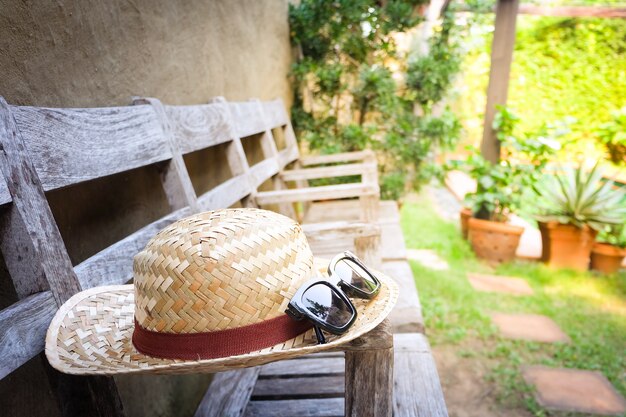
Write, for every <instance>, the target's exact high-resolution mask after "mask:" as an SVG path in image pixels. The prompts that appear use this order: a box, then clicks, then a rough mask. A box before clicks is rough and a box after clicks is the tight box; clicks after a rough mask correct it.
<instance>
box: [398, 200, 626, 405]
mask: <svg viewBox="0 0 626 417" xmlns="http://www.w3.org/2000/svg"><path fill="white" fill-rule="evenodd" d="M402 229H403V232H404V236H405V240H406V244H407V247H409V248H427V249H432V250H434V251H436V252H437V253H438V254H439V256H441V257H442V258H443V259H445V260H446V261H447V262H448V264H449V265H450V270H449V271H434V270H431V269H429V268H427V267H424V266H422V265H421V264H419V263H417V262H411V267H412V269H413V274H414V276H415V281H416V284H417V288H418V290H419V293H420V301H421V303H422V310H423V314H424V319H425V325H426V328H427V332H428V336H429V340H430V341H431V343H432V344H433V345H437V344H455V345H458V350H457V353H458V354H459V355H460V356H471V357H474V358H476V357H478V358H485V360H487V359H488V360H495V363H496V364H497V365H495V367H493V369H492V371H491V373H490V374H489V375H488V378H489V379H490V380H492V381H494V382H495V383H496V385H497V386H498V391H499V392H498V394H499V399H500V401H501V403H502V406H503V407H508V406H525V407H527V408H528V409H529V410H530V411H531V412H533V413H534V414H535V415H538V416H544V415H554V413H552V412H547V411H546V410H542V409H541V407H539V406H538V405H537V404H536V403H535V401H534V400H533V398H532V395H531V390H530V388H529V387H528V386H526V385H525V384H524V383H523V380H522V378H521V375H520V367H521V366H522V365H524V364H542V365H548V366H554V367H567V368H579V369H588V370H597V371H600V372H602V373H603V374H604V375H605V376H606V377H607V378H608V379H609V380H610V381H611V383H612V384H613V385H614V386H615V387H616V389H617V390H618V391H620V392H621V393H622V395H624V396H626V274H618V275H617V276H612V277H606V276H600V275H594V274H592V273H581V272H574V271H566V270H551V269H548V268H546V267H545V266H543V265H541V264H539V263H532V262H515V263H510V264H504V265H500V266H498V267H497V268H495V270H494V269H492V268H490V267H489V266H487V265H485V264H483V263H481V262H480V261H478V260H477V259H476V257H475V256H474V254H473V252H472V251H471V249H470V247H469V245H468V244H467V242H466V241H464V240H463V239H462V238H461V236H460V233H459V229H458V226H457V225H456V224H453V223H449V222H447V221H444V220H443V219H441V217H439V216H438V215H437V214H436V212H435V210H434V209H433V208H432V206H431V204H430V202H429V201H428V200H427V198H425V197H424V198H420V199H419V201H418V202H413V203H406V204H405V205H404V206H403V208H402ZM467 272H490V273H495V274H498V275H511V276H516V277H521V278H524V279H525V280H526V281H527V282H528V283H529V284H530V286H531V287H532V288H533V290H534V295H532V296H526V297H514V296H508V295H503V294H494V293H484V292H477V291H475V290H474V289H473V288H472V287H471V286H470V284H469V282H468V281H467V278H466V273H467ZM496 311H497V312H511V313H513V312H515V313H522V312H523V313H533V314H543V315H546V316H549V317H551V318H552V319H553V320H554V321H555V322H556V323H557V324H558V325H559V326H560V327H561V329H562V330H563V331H564V332H565V333H566V334H568V335H569V337H570V338H571V343H569V344H563V343H556V344H544V343H535V342H522V341H511V340H507V339H503V338H501V337H499V336H498V333H497V330H496V328H495V327H494V326H493V325H492V324H491V322H490V319H489V314H490V313H491V312H496ZM557 415H563V413H561V414H557Z"/></svg>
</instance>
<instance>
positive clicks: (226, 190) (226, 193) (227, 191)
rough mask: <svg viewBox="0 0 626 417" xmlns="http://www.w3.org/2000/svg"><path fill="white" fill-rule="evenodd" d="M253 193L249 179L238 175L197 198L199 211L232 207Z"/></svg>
mask: <svg viewBox="0 0 626 417" xmlns="http://www.w3.org/2000/svg"><path fill="white" fill-rule="evenodd" d="M252 191H253V188H252V186H251V185H250V179H249V178H248V176H246V175H239V176H237V177H234V178H231V179H229V180H227V181H224V182H223V183H222V184H220V185H218V186H217V187H215V188H213V189H212V190H210V191H207V192H206V193H204V194H203V195H201V196H200V197H198V205H199V206H200V209H201V210H216V209H219V208H226V207H230V206H232V205H233V204H234V203H235V202H237V201H239V200H241V199H243V198H244V197H246V196H248V195H250V194H251V193H252Z"/></svg>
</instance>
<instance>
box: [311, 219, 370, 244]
mask: <svg viewBox="0 0 626 417" xmlns="http://www.w3.org/2000/svg"><path fill="white" fill-rule="evenodd" d="M302 230H303V231H304V234H305V235H306V236H307V239H309V240H315V241H335V240H340V239H346V238H350V239H355V238H358V237H368V236H379V235H380V226H378V225H377V224H372V223H357V222H328V223H306V224H303V225H302Z"/></svg>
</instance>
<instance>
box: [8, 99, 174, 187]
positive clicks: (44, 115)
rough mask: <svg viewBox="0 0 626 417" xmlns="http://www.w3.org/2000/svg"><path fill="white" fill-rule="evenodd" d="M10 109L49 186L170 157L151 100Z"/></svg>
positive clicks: (39, 171)
mask: <svg viewBox="0 0 626 417" xmlns="http://www.w3.org/2000/svg"><path fill="white" fill-rule="evenodd" d="M11 110H12V112H13V113H14V116H15V121H16V122H17V126H18V128H19V130H20V133H21V135H22V138H23V140H24V143H25V144H26V147H27V149H28V151H29V155H30V158H31V159H32V162H33V164H34V166H35V168H36V171H37V174H38V175H39V178H40V180H41V183H42V185H43V188H44V190H45V191H49V190H53V189H56V188H61V187H65V186H68V185H71V184H76V183H79V182H83V181H88V180H91V179H94V178H100V177H104V176H107V175H112V174H116V173H119V172H123V171H128V170H130V169H134V168H138V167H141V166H145V165H150V164H153V163H155V162H159V161H163V160H166V159H169V158H170V157H171V153H170V149H169V145H168V143H167V141H166V139H165V137H164V135H163V130H162V129H161V126H160V125H159V122H158V120H157V118H156V114H155V112H154V110H153V109H152V108H151V107H150V106H129V107H110V108H93V109H51V108H36V107H18V106H11Z"/></svg>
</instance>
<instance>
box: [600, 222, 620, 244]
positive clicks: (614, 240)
mask: <svg viewBox="0 0 626 417" xmlns="http://www.w3.org/2000/svg"><path fill="white" fill-rule="evenodd" d="M596 240H597V241H598V242H602V243H608V244H609V245H613V246H619V247H620V248H626V226H624V225H623V224H612V225H606V226H605V227H604V228H603V229H602V230H601V231H600V232H599V233H598V236H597V237H596Z"/></svg>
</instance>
